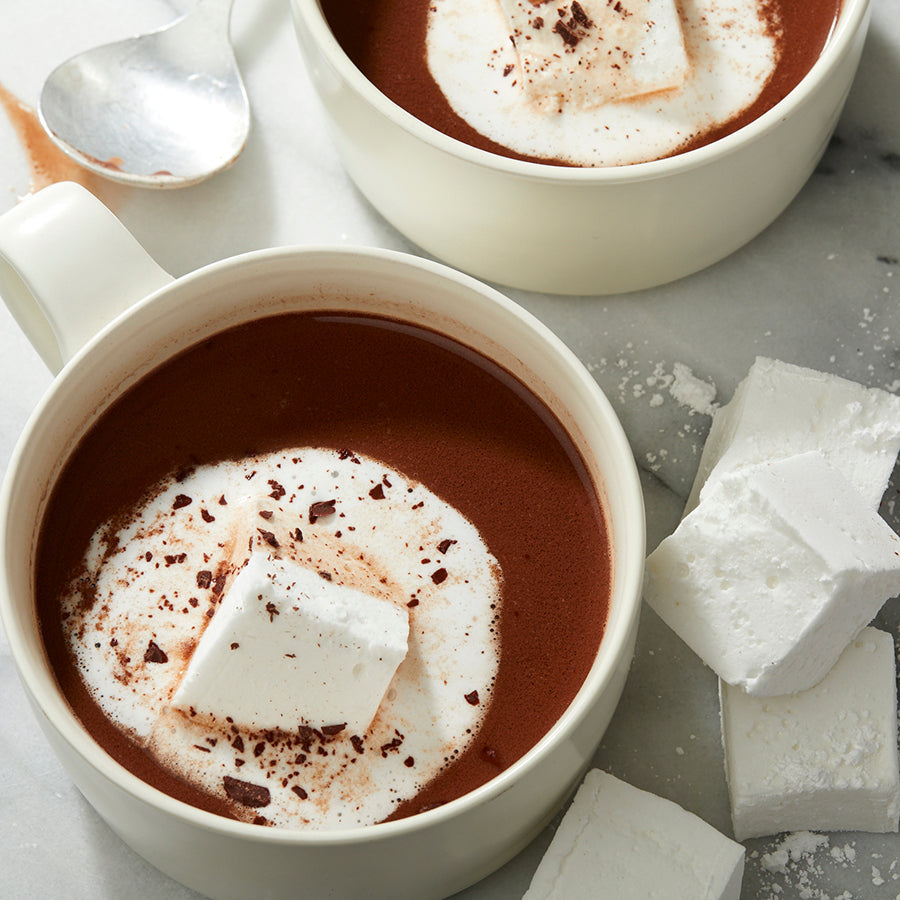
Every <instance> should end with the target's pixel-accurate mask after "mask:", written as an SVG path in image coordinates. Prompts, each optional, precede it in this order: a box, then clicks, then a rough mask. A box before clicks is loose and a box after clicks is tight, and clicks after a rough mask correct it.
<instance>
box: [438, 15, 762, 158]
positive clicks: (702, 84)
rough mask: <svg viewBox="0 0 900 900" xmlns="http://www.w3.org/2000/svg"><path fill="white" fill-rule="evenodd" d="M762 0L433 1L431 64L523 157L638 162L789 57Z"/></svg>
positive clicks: (727, 105)
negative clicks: (782, 50) (783, 55)
mask: <svg viewBox="0 0 900 900" xmlns="http://www.w3.org/2000/svg"><path fill="white" fill-rule="evenodd" d="M761 7H762V4H761V3H760V2H759V0H684V2H680V3H676V2H675V0H609V2H608V0H581V2H578V0H566V2H563V3H551V2H549V0H537V2H535V0H496V2H488V3H484V2H483V0H434V2H433V3H432V4H431V6H430V7H429V17H428V28H427V37H426V54H427V60H428V67H429V69H430V71H431V74H432V76H433V77H434V79H435V81H436V82H437V84H438V86H439V87H440V89H441V91H442V92H443V93H444V96H445V97H446V98H447V101H448V102H449V104H450V106H451V107H452V108H453V110H454V111H455V112H456V113H457V114H458V115H459V116H460V117H461V118H463V119H465V120H466V121H467V122H468V123H469V124H470V125H471V126H472V127H473V128H474V129H475V130H476V131H478V132H479V133H480V134H482V135H484V136H485V137H487V138H489V139H491V140H492V141H495V142H496V143H498V144H501V145H503V146H504V147H507V148H509V149H510V150H513V151H514V152H516V153H520V154H522V155H525V156H532V157H538V158H541V159H548V160H560V161H563V162H567V163H570V164H572V165H579V166H612V165H628V164H631V163H638V162H646V161H649V160H654V159H660V158H662V157H665V156H668V155H671V154H672V153H675V152H677V151H678V150H679V149H680V148H681V147H683V146H684V145H685V144H686V143H687V142H689V141H691V140H692V139H694V138H696V137H697V136H699V135H701V134H703V133H704V132H706V131H709V130H710V129H712V128H715V127H717V126H719V125H722V124H724V123H726V122H728V121H730V120H731V119H733V118H735V117H736V116H738V115H740V114H741V113H742V112H743V111H744V110H746V109H747V108H748V107H749V106H750V105H751V104H752V103H753V102H754V101H755V100H756V98H757V97H758V96H759V95H760V93H761V92H762V90H763V88H764V87H765V86H766V84H767V82H768V81H769V79H770V78H771V76H772V73H773V72H774V70H775V66H776V64H777V62H778V56H779V41H778V34H777V33H773V29H772V25H771V23H770V22H769V21H768V20H767V19H766V16H765V14H764V11H763V9H762V8H761Z"/></svg>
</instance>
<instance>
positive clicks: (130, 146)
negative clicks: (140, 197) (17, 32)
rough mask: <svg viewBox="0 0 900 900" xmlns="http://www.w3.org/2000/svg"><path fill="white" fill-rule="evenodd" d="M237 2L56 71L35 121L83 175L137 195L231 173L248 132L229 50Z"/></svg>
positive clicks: (204, 6) (220, 2)
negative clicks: (137, 189) (136, 188)
mask: <svg viewBox="0 0 900 900" xmlns="http://www.w3.org/2000/svg"><path fill="white" fill-rule="evenodd" d="M232 2H233V0H201V2H200V3H199V4H198V5H197V7H196V8H195V9H194V10H193V11H192V12H190V13H188V14H187V15H186V16H184V17H182V18H181V19H178V20H177V21H175V22H173V23H172V24H171V25H168V26H167V27H165V28H162V29H161V30H159V31H154V32H152V33H150V34H146V35H142V36H140V37H135V38H130V39H128V40H124V41H118V42H116V43H113V44H106V45H104V46H101V47H97V48H95V49H92V50H88V51H86V52H84V53H81V54H79V55H77V56H74V57H73V58H72V59H70V60H68V61H67V62H64V63H63V64H62V65H60V66H58V67H57V68H56V69H54V71H53V72H52V73H51V74H50V76H49V77H48V78H47V81H46V82H45V84H44V88H43V90H42V92H41V98H40V104H39V108H38V114H39V117H40V120H41V124H42V125H43V126H44V129H45V130H46V131H47V133H48V134H49V135H50V137H51V138H52V139H53V141H54V142H55V143H56V144H57V145H58V146H59V147H60V148H61V149H62V150H63V151H64V152H65V153H66V154H68V155H69V156H70V157H72V158H73V159H74V160H75V161H76V162H78V163H79V164H80V165H82V166H84V167H85V168H87V169H90V170H91V171H93V172H96V173H97V174H99V175H102V176H104V177H106V178H110V179H113V180H115V181H121V182H125V183H127V184H130V185H136V186H142V187H161V188H169V187H184V186H187V185H190V184H196V183H197V182H199V181H202V180H204V179H205V178H208V177H209V176H211V175H213V174H215V173H216V172H220V171H222V170H223V169H226V168H228V166H230V165H231V164H232V163H233V162H234V161H235V160H236V159H237V157H238V156H239V155H240V153H241V151H242V150H243V148H244V145H245V143H246V140H247V134H248V131H249V128H250V104H249V102H248V100H247V92H246V90H245V88H244V83H243V80H242V79H241V74H240V71H239V69H238V66H237V62H236V60H235V57H234V52H233V50H232V47H231V43H230V41H229V35H228V30H229V24H230V19H231V5H232Z"/></svg>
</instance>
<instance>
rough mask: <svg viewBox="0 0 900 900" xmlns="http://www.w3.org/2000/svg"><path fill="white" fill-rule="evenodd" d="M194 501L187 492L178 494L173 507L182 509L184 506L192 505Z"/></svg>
mask: <svg viewBox="0 0 900 900" xmlns="http://www.w3.org/2000/svg"><path fill="white" fill-rule="evenodd" d="M193 502H194V501H193V500H192V499H191V498H190V497H188V495H187V494H177V495H176V496H175V502H174V503H173V504H172V509H181V508H182V507H185V506H190V505H191V504H192V503H193Z"/></svg>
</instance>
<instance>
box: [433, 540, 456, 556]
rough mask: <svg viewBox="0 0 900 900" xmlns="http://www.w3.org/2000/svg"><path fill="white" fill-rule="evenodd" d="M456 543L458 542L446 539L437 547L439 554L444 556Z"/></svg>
mask: <svg viewBox="0 0 900 900" xmlns="http://www.w3.org/2000/svg"><path fill="white" fill-rule="evenodd" d="M455 543H456V541H454V540H453V539H452V538H444V540H442V541H441V542H440V543H439V544H438V545H437V548H438V553H440V554H441V556H443V555H444V554H445V553H446V552H447V551H448V550H449V549H450V548H451V547H452V546H453V545H454V544H455Z"/></svg>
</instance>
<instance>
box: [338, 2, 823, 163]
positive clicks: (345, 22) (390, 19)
mask: <svg viewBox="0 0 900 900" xmlns="http://www.w3.org/2000/svg"><path fill="white" fill-rule="evenodd" d="M428 5H429V4H428V0H370V2H367V3H364V4H359V3H356V2H354V0H322V10H323V12H324V13H325V17H326V19H327V20H328V23H329V25H330V26H331V29H332V31H333V32H334V35H335V37H336V38H337V40H338V42H339V43H340V45H341V46H342V47H343V49H344V51H345V52H346V53H347V55H348V56H349V57H350V59H351V60H353V62H354V63H355V64H356V66H357V67H358V68H359V70H360V71H361V72H362V73H363V74H364V75H365V76H366V77H367V78H368V79H369V80H370V81H371V82H372V83H373V84H374V85H375V86H376V87H377V88H378V89H379V90H381V91H382V92H383V93H384V94H385V95H386V96H387V97H389V98H390V99H391V100H393V101H394V102H395V103H396V104H397V105H398V106H401V107H403V108H404V109H405V110H407V112H409V113H411V114H412V115H414V116H415V117H416V118H418V119H420V120H422V121H423V122H425V123H427V124H428V125H431V126H432V127H433V128H436V129H437V130H438V131H441V132H443V133H444V134H447V135H449V136H450V137H453V138H456V139H457V140H460V141H463V142H464V143H467V144H471V145H472V146H474V147H478V148H480V149H482V150H488V151H490V152H493V153H497V154H500V155H501V156H508V157H511V158H514V159H528V157H525V156H522V155H521V154H518V153H516V152H514V151H512V150H509V149H508V148H506V147H503V146H502V145H500V144H497V143H495V142H494V141H492V140H489V139H488V138H486V137H484V135H481V134H479V133H478V132H477V131H476V130H475V129H474V128H472V127H471V126H470V125H469V124H468V123H467V122H466V121H465V120H464V119H462V118H460V117H459V116H458V115H457V114H456V113H455V112H454V111H453V109H452V108H451V107H450V104H449V103H448V102H447V100H446V98H445V97H444V95H443V93H442V92H441V90H440V88H439V87H438V85H437V84H436V83H435V81H434V78H433V77H432V76H431V73H430V72H429V70H428V64H427V61H426V55H425V34H426V24H427V18H428ZM760 6H761V7H762V8H763V10H764V11H765V13H766V16H767V17H768V18H769V20H770V21H772V22H773V23H774V22H779V23H780V27H779V28H778V30H779V31H780V34H781V38H780V43H781V48H782V52H781V56H780V60H779V63H778V66H777V68H776V70H775V72H774V74H773V75H772V77H771V79H770V80H769V82H768V83H767V84H766V86H765V88H764V89H763V91H762V93H761V95H760V96H759V98H758V99H757V100H756V102H755V103H753V104H752V106H750V107H749V108H748V109H746V110H745V111H744V112H743V113H742V114H741V115H740V116H738V117H736V118H735V119H733V120H732V121H730V122H728V123H726V124H725V125H723V126H721V127H718V128H716V129H714V130H712V131H707V132H705V133H704V134H700V135H697V136H695V137H694V138H692V139H691V140H690V141H689V142H688V143H686V144H685V145H684V146H683V147H682V148H681V151H680V152H684V151H686V150H691V149H695V148H696V147H700V146H703V145H704V144H708V143H711V142H712V141H715V140H718V139H720V138H722V137H725V136H726V135H727V134H730V133H732V132H733V131H736V130H737V129H738V128H741V127H742V126H744V125H746V124H747V123H749V122H752V121H753V120H754V119H756V118H758V117H759V116H761V115H762V114H763V113H764V112H766V111H767V110H769V109H771V108H772V107H773V106H774V105H775V104H776V103H778V102H779V101H780V100H782V99H783V98H784V97H786V96H787V94H788V93H790V91H791V90H793V89H794V88H795V87H796V86H797V84H798V83H799V82H800V80H801V79H802V78H803V76H804V75H805V74H806V73H807V72H808V71H809V70H810V68H811V67H812V66H813V64H814V63H815V62H816V60H817V59H818V57H819V54H820V53H821V52H822V48H823V47H824V45H825V42H826V40H827V39H828V36H829V34H830V33H831V31H832V29H833V27H834V23H835V21H836V19H837V16H838V13H839V12H840V9H841V0H760ZM473 27H475V26H474V25H473ZM534 161H537V162H555V161H554V160H534Z"/></svg>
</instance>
